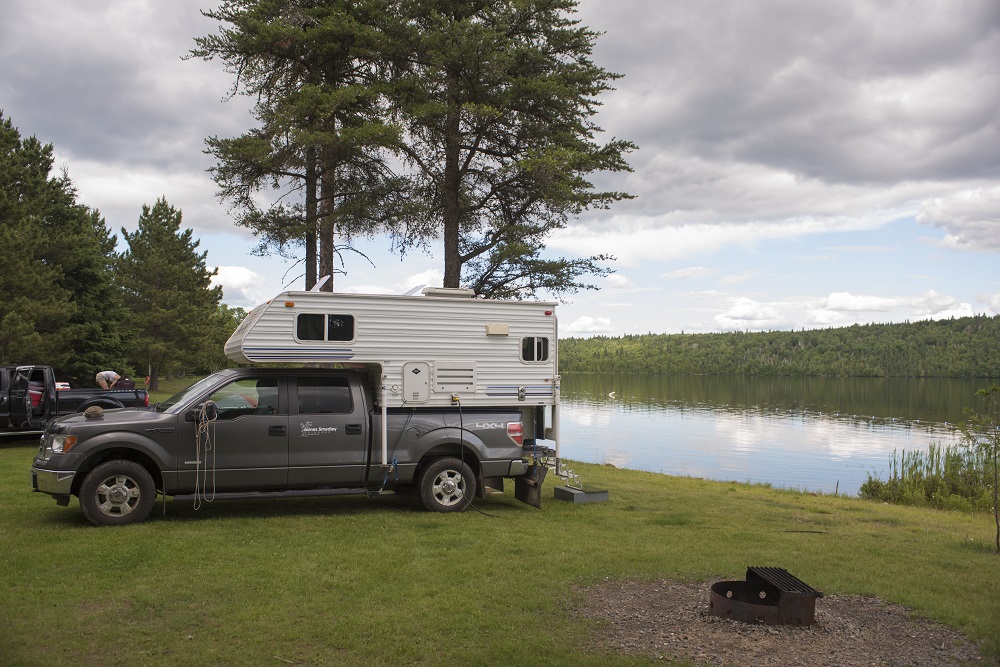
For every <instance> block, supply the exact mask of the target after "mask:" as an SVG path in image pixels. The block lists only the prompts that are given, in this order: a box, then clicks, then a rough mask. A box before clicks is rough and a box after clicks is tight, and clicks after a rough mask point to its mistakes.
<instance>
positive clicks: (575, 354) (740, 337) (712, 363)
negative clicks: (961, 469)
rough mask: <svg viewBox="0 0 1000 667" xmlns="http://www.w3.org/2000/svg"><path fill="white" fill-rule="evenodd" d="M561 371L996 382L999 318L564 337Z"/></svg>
mask: <svg viewBox="0 0 1000 667" xmlns="http://www.w3.org/2000/svg"><path fill="white" fill-rule="evenodd" d="M559 371H560V372H561V373H573V372H594V373H644V374H660V375H765V376H766V375H790V376H834V377H1000V316H993V317H988V316H985V315H977V316H974V317H961V318H952V319H947V320H925V321H919V322H904V323H898V324H865V325H860V324H855V325H853V326H850V327H840V328H831V329H814V330H802V331H767V332H741V331H737V332H731V333H709V334H683V333H682V334H645V335H626V336H621V337H615V338H609V337H604V336H598V337H594V338H566V339H563V340H561V341H560V342H559Z"/></svg>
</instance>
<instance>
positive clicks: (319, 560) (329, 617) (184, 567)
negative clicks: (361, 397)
mask: <svg viewBox="0 0 1000 667" xmlns="http://www.w3.org/2000/svg"><path fill="white" fill-rule="evenodd" d="M36 443H37V441H36V440H34V439H32V440H20V441H13V442H11V441H0V499H2V501H0V544H2V545H3V549H4V551H5V554H4V559H3V562H4V565H3V568H2V572H0V610H2V614H3V630H2V631H0V664H2V665H5V666H8V667H9V666H13V665H92V664H100V665H104V666H112V665H131V666H134V665H153V664H172V665H206V664H217V665H274V666H276V667H280V666H282V665H288V664H296V665H365V666H370V665H443V664H451V665H483V664H502V665H573V666H578V665H600V666H601V667H608V666H609V665H635V664H648V662H649V660H648V659H643V658H641V657H639V658H636V657H627V656H621V655H615V654H611V653H608V652H607V651H606V650H605V649H603V648H601V647H600V646H597V645H596V644H595V643H594V640H593V639H592V637H593V634H594V633H593V629H594V625H593V622H592V621H587V620H585V619H583V618H580V617H579V616H577V615H574V614H573V613H572V610H573V608H574V607H575V606H577V605H579V604H580V603H581V599H580V598H579V595H578V594H576V593H574V585H577V584H587V583H590V582H594V581H597V580H600V579H604V578H606V577H611V578H616V577H629V578H637V579H648V580H653V579H660V578H667V579H680V580H687V581H691V580H705V579H708V578H712V577H725V578H729V579H734V578H735V579H742V578H743V575H744V574H745V570H746V567H747V565H764V566H776V567H784V568H786V569H787V570H788V571H789V572H791V573H792V574H794V575H796V576H797V577H799V578H800V579H802V580H803V581H805V582H807V583H809V584H810V585H812V586H813V587H815V588H818V589H820V590H822V591H824V592H825V593H827V594H834V593H838V594H861V595H869V596H877V597H880V598H882V599H884V600H887V601H890V602H893V603H897V604H902V605H905V606H907V607H910V608H912V610H913V613H914V614H917V615H919V616H923V617H928V618H932V619H935V620H938V621H941V622H944V623H947V624H948V625H951V626H953V627H956V628H958V629H960V630H962V631H964V632H965V633H967V634H968V635H969V636H970V637H971V638H972V639H973V640H975V641H977V642H980V643H981V645H982V647H983V650H984V651H985V652H986V654H987V655H988V656H990V657H991V658H992V659H993V660H996V659H997V658H998V657H1000V611H998V610H1000V576H998V571H1000V556H997V555H995V554H993V553H991V551H990V549H991V546H992V539H993V533H992V529H993V524H992V518H991V517H989V516H988V515H986V514H978V515H973V516H970V515H963V514H958V513H951V512H943V511H937V510H923V509H916V508H910V507H896V506H889V505H881V504H876V503H871V502H867V501H862V500H857V499H847V498H839V497H833V496H814V495H810V494H803V493H798V492H793V491H777V490H773V489H769V488H766V487H762V486H748V485H744V484H735V483H718V482H707V481H702V480H698V479H690V478H678V477H668V476H663V475H658V474H652V473H643V472H633V471H625V470H616V469H614V468H611V467H606V466H596V465H585V464H577V465H573V466H572V467H573V468H574V470H576V471H577V472H580V473H581V474H582V475H583V479H584V481H585V482H586V483H587V484H588V485H590V486H594V487H598V488H605V489H608V491H609V493H610V500H609V502H607V503H600V504H581V505H574V504H570V503H565V502H560V501H557V500H554V499H552V496H551V494H552V492H551V490H550V489H551V481H547V482H546V490H545V493H544V497H545V500H544V502H543V509H542V510H541V511H538V510H535V509H533V508H530V507H527V506H525V505H522V504H520V503H518V502H517V501H515V500H514V498H513V490H512V488H511V489H508V491H507V493H506V495H503V496H494V497H491V498H489V499H486V500H484V501H481V502H479V503H478V506H479V507H480V509H481V510H482V511H483V512H484V513H485V514H484V513H478V512H475V511H468V512H465V513H463V514H459V515H444V514H430V513H426V512H422V511H418V510H417V509H416V507H415V503H413V502H411V501H410V500H409V499H406V498H402V497H394V496H386V497H382V498H378V499H374V500H368V499H364V498H355V497H340V498H326V499H284V500H264V501H245V502H226V503H221V502H220V503H214V504H206V505H203V506H202V507H201V509H199V510H197V511H196V510H195V509H194V508H193V507H192V506H191V505H190V504H188V503H181V502H168V503H167V513H166V516H165V517H164V516H162V515H161V509H160V504H159V503H158V504H157V507H156V509H155V510H154V513H153V515H152V516H151V517H150V519H149V520H147V521H146V522H145V523H142V524H139V525H135V526H128V527H124V528H118V529H107V528H103V529H99V528H92V527H90V526H89V525H88V524H86V523H85V522H84V519H83V517H82V516H81V514H80V512H79V505H78V502H77V500H76V499H75V498H74V499H73V501H72V502H71V504H70V507H68V508H62V507H57V506H56V504H55V502H53V501H52V499H50V498H49V497H48V496H45V495H42V494H32V493H31V492H30V479H29V474H28V471H29V467H30V463H31V459H32V456H33V455H34V453H35V449H36V446H37V444H36ZM550 479H551V478H550ZM707 602H708V601H707V599H706V605H707ZM818 604H819V605H821V604H822V600H820V601H819V602H818Z"/></svg>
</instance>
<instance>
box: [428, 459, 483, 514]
mask: <svg viewBox="0 0 1000 667" xmlns="http://www.w3.org/2000/svg"><path fill="white" fill-rule="evenodd" d="M418 486H419V487H420V502H421V503H423V506H424V507H426V508H427V509H429V510H431V511H432V512H461V511H462V510H464V509H465V508H467V507H468V506H469V503H471V502H472V499H473V498H474V497H475V495H476V476H475V475H474V474H472V468H470V467H469V466H468V465H467V464H466V463H464V462H463V461H460V460H459V459H456V458H454V457H451V456H449V457H445V458H441V459H437V460H436V461H434V462H433V463H431V464H430V465H429V466H427V467H426V468H425V469H424V471H423V472H422V473H421V474H420V482H419V484H418Z"/></svg>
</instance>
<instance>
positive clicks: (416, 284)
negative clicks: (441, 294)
mask: <svg viewBox="0 0 1000 667" xmlns="http://www.w3.org/2000/svg"><path fill="white" fill-rule="evenodd" d="M443 284H444V273H443V272H442V271H440V270H439V269H427V270H426V271H421V272H420V273H416V274H413V275H411V276H407V277H406V278H404V279H403V280H400V281H398V282H395V283H393V284H392V285H375V284H366V285H359V284H353V285H350V286H349V287H345V288H344V289H343V291H344V292H347V293H351V294H406V293H407V292H410V291H411V290H416V291H415V292H414V294H420V292H421V290H422V289H423V288H425V287H441V285H443ZM338 291H340V290H339V288H338Z"/></svg>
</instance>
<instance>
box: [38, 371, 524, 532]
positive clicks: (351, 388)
mask: <svg viewBox="0 0 1000 667" xmlns="http://www.w3.org/2000/svg"><path fill="white" fill-rule="evenodd" d="M374 397H375V394H374V392H373V390H372V387H371V383H370V381H369V378H368V376H367V375H365V374H363V373H360V372H355V371H348V370H343V371H341V370H323V369H256V368H240V369H228V370H224V371H221V372H219V373H215V374H213V375H210V376H208V377H206V378H203V379H202V380H200V381H198V382H196V383H195V384H193V385H191V386H190V387H188V388H187V389H184V390H183V391H181V392H180V393H178V394H176V395H175V396H173V397H171V398H170V399H169V400H167V401H164V402H161V403H158V404H157V405H156V406H154V407H153V408H152V409H151V410H137V409H128V408H125V409H110V410H104V411H103V413H102V414H100V415H96V414H93V412H99V411H92V414H90V415H89V416H88V415H84V414H77V415H72V416H67V417H61V418H59V419H55V420H52V421H51V422H49V424H48V425H47V427H46V429H45V433H44V435H43V436H42V441H41V445H40V448H39V452H38V455H37V456H36V457H35V459H34V462H33V465H32V468H31V478H32V485H33V488H34V490H35V491H39V492H42V493H47V494H49V495H51V496H53V497H54V498H55V499H56V502H57V503H58V504H59V505H62V506H66V505H68V504H69V501H70V496H72V495H76V496H78V497H79V499H80V508H81V510H82V512H83V515H84V517H86V519H87V520H88V521H90V522H91V523H92V524H94V525H98V526H112V525H121V524H127V523H134V522H138V521H142V520H143V519H145V518H146V517H147V516H148V515H149V513H150V510H151V509H152V507H153V504H154V501H155V499H156V495H157V493H158V492H159V493H162V494H164V495H165V496H174V498H175V501H176V500H177V499H178V497H179V496H187V497H194V498H195V499H197V498H199V497H201V498H203V499H206V500H208V499H216V500H219V499H225V498H240V499H242V498H249V497H276V496H279V497H280V496H297V495H303V496H304V495H334V494H341V493H347V492H356V493H369V494H372V493H377V492H380V491H382V490H385V489H391V490H402V489H406V488H410V489H414V490H415V491H416V493H417V497H418V498H419V500H420V502H421V503H422V504H423V506H424V507H425V508H427V509H428V510H433V511H439V512H452V511H461V510H464V509H466V508H467V507H468V506H469V504H470V502H472V499H473V497H475V496H476V495H477V494H478V495H479V496H480V497H481V496H482V493H483V489H484V486H491V487H493V488H497V487H499V488H502V486H503V478H521V477H531V476H532V475H534V474H537V471H536V469H535V467H534V466H532V465H529V461H528V460H526V459H525V458H524V454H523V449H522V439H523V430H522V416H521V413H520V412H519V411H518V409H517V408H503V409H479V408H477V409H470V410H465V411H464V412H463V411H462V409H461V408H460V407H456V408H451V409H449V408H445V409H430V408H428V409H421V408H413V409H399V408H397V409H391V410H389V411H388V413H387V415H388V416H387V420H386V423H387V434H388V437H387V438H386V444H387V450H388V459H387V461H388V462H389V463H388V465H383V464H382V457H381V452H382V447H381V443H382V438H381V420H382V416H381V412H380V411H378V410H375V408H374V403H375V402H374ZM543 477H544V475H543ZM538 484H540V480H539V481H538ZM519 497H520V495H519Z"/></svg>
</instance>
